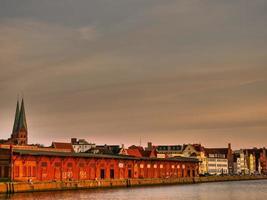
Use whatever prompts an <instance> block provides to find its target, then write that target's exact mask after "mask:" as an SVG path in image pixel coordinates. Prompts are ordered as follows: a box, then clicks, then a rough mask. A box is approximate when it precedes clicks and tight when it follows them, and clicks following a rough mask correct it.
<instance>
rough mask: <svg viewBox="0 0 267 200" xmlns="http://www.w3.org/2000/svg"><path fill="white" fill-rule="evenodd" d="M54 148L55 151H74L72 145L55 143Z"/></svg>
mask: <svg viewBox="0 0 267 200" xmlns="http://www.w3.org/2000/svg"><path fill="white" fill-rule="evenodd" d="M52 147H54V148H55V149H69V150H71V151H73V148H72V144H71V143H65V142H53V143H52Z"/></svg>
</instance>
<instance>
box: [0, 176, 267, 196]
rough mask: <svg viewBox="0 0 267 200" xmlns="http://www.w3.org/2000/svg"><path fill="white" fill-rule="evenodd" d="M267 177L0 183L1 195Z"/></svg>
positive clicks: (262, 178)
mask: <svg viewBox="0 0 267 200" xmlns="http://www.w3.org/2000/svg"><path fill="white" fill-rule="evenodd" d="M266 179H267V176H209V177H194V178H193V177H192V178H169V179H163V178H162V179H161V178H157V179H113V180H84V181H57V182H56V181H49V182H32V183H29V182H0V194H13V193H21V192H44V191H63V190H80V189H95V188H118V187H121V188H122V187H142V186H153V185H155V186H156V185H179V184H198V183H209V182H226V181H246V180H266Z"/></svg>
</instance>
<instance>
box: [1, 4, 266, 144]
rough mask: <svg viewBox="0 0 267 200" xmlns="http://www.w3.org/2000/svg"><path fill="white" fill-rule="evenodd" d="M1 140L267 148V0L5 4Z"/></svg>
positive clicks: (2, 23) (2, 48)
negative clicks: (21, 134)
mask: <svg viewBox="0 0 267 200" xmlns="http://www.w3.org/2000/svg"><path fill="white" fill-rule="evenodd" d="M0 94H1V96H0V136H1V138H8V137H9V135H10V132H11V130H12V124H13V119H14V112H15V105H16V100H17V95H18V94H19V95H21V94H23V96H24V99H25V107H26V114H27V120H28V128H29V140H30V142H32V143H43V144H50V143H51V141H69V139H70V138H71V137H78V138H85V139H87V140H88V141H92V142H96V143H98V144H104V143H108V144H122V143H124V144H126V145H128V144H139V141H140V138H141V140H142V144H143V145H145V144H146V142H147V141H152V142H153V143H155V144H183V143H196V142H197V143H199V142H200V143H202V144H204V145H207V146H210V147H212V146H226V145H227V143H228V142H232V144H233V146H234V147H236V148H237V147H253V146H264V145H265V146H267V136H266V133H267V1H266V0H253V1H251V0H234V1H233V0H220V1H219V0H218V1H215V0H164V1H163V0H91V1H88V0H57V1H54V0H23V1H22V0H0Z"/></svg>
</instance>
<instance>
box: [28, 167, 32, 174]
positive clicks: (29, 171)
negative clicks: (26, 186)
mask: <svg viewBox="0 0 267 200" xmlns="http://www.w3.org/2000/svg"><path fill="white" fill-rule="evenodd" d="M28 176H29V177H31V176H32V173H31V166H29V167H28Z"/></svg>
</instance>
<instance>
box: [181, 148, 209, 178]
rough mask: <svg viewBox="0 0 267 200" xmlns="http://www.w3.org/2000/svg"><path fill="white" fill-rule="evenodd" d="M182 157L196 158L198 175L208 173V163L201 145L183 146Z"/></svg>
mask: <svg viewBox="0 0 267 200" xmlns="http://www.w3.org/2000/svg"><path fill="white" fill-rule="evenodd" d="M183 156H184V157H194V158H197V159H198V160H199V174H207V173H208V166H207V164H208V162H207V157H206V154H205V148H204V147H203V146H202V145H201V144H187V145H184V150H183Z"/></svg>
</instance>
